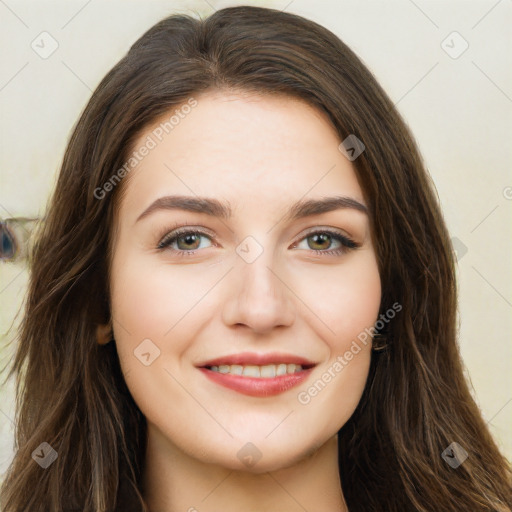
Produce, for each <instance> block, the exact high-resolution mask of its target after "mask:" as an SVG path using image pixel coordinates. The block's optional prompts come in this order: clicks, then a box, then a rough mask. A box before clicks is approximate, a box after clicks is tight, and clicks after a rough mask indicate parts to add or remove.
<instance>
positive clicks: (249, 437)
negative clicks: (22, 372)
mask: <svg viewBox="0 0 512 512" xmlns="http://www.w3.org/2000/svg"><path fill="white" fill-rule="evenodd" d="M195 98H196V100H197V104H196V106H194V107H193V108H190V109H188V108H186V109H182V110H181V111H180V113H181V115H180V116H178V117H177V118H175V120H174V121H175V124H174V125H172V127H171V128H170V126H171V125H170V124H167V125H161V124H160V123H161V122H162V123H165V122H166V121H168V120H169V118H170V117H171V116H172V114H173V112H170V113H169V114H168V115H166V116H165V117H164V118H162V119H161V120H159V121H158V122H157V123H155V124H154V125H153V126H151V127H150V128H148V129H147V130H146V131H144V132H143V133H141V134H140V137H139V139H138V140H137V142H136V143H135V146H134V148H133V150H134V151H136V150H139V149H140V148H142V147H143V146H146V148H149V149H148V150H147V151H145V150H142V151H139V155H140V154H142V153H144V154H145V156H143V157H142V159H141V161H140V163H138V164H137V165H136V166H135V168H134V169H133V170H132V171H131V172H130V174H129V175H128V177H127V178H125V180H127V181H126V183H123V184H122V185H123V186H124V187H126V189H125V190H124V192H125V195H124V197H123V200H122V202H121V205H120V209H119V214H118V216H117V218H116V228H117V230H118V231H117V236H116V239H115V241H114V253H113V260H112V275H111V302H112V318H113V326H114V336H115V340H116V341H115V342H116V345H117V349H118V353H119V357H120V360H121V366H122V370H123V373H124V375H125V379H126V382H127V385H128V387H129V389H130V392H131V394H132V395H133V398H134V400H135V401H136V403H137V404H138V406H139V407H140V409H141V411H142V412H143V414H144V415H145V417H146V418H147V422H148V428H149V435H150V437H151V436H153V437H154V438H155V439H157V438H158V440H159V441H158V442H159V443H160V444H161V445H162V447H163V449H165V447H168V448H169V450H170V451H171V452H172V451H173V450H174V451H176V450H179V451H180V452H181V453H184V454H187V455H189V456H192V457H194V458H196V459H200V460H201V461H204V462H208V463H215V464H220V465H222V466H225V467H229V468H233V469H236V468H238V469H241V468H244V469H247V470H249V471H254V472H262V471H268V470H272V469H278V468H282V467H286V466H289V465H291V464H293V463H295V462H298V461H299V460H301V458H303V457H305V456H307V455H309V454H311V453H313V452H314V451H315V450H316V449H317V448H318V447H319V446H321V445H323V444H324V443H325V442H326V441H328V440H329V439H330V438H332V437H333V436H335V435H336V433H337V431H338V430H339V429H340V428H341V427H342V425H343V424H344V423H345V422H346V421H347V420H348V419H349V417H350V416H351V415H352V413H353V412H354V410H355V408H356V406H357V404H358V402H359V400H360V397H361V394H362V391H363V388H364V385H365V382H366V378H367V375H368V369H369V363H370V354H371V347H370V343H368V344H366V345H363V344H361V343H360V342H358V346H359V350H358V351H356V349H355V346H354V341H355V340H357V336H358V335H359V334H360V333H362V332H363V331H364V330H365V328H369V327H371V326H373V324H374V322H375V321H376V319H377V316H378V310H379V305H380V298H381V287H380V278H379V273H378V268H377V262H376V256H375V252H374V248H373V246H372V240H371V236H370V225H369V218H368V215H367V213H366V212H365V211H363V210H364V209H362V208H358V207H354V205H357V203H360V204H361V205H364V197H363V193H362V190H361V187H360V186H359V183H358V180H357V178H356V175H355V172H354V169H353V166H352V164H351V162H350V161H349V160H348V159H347V158H346V157H345V156H344V155H343V154H342V153H341V152H340V150H339V149H338V146H339V144H340V142H341V141H340V140H339V139H338V136H337V134H336V132H335V131H334V129H333V127H332V126H331V125H330V124H329V122H328V120H327V117H326V116H325V114H323V113H321V112H319V111H317V110H316V109H314V108H312V107H310V106H308V105H307V104H305V103H303V102H301V101H299V100H296V99H291V98H289V97H284V96H281V97H264V96H261V95H254V94H253V95H249V94H243V95H241V94H228V93H225V92H208V93H204V94H203V95H199V96H196V97H195ZM173 110H176V109H173ZM185 112H188V113H187V114H185ZM176 119H178V120H179V122H176ZM166 131H167V132H168V133H166ZM159 139H161V140H159ZM150 141H152V142H150ZM326 198H338V199H339V198H345V199H349V201H348V202H347V201H345V202H343V201H341V202H339V203H338V204H337V205H335V207H334V208H333V207H332V204H333V203H332V202H331V203H330V205H331V207H322V206H321V205H320V203H318V204H317V205H316V206H315V203H314V202H315V201H322V200H325V199H326ZM310 201H312V203H311V204H309V202H310ZM355 202H357V203H355ZM198 204H199V208H198V207H197V205H198ZM301 205H302V207H301ZM304 205H306V207H305V206H304ZM308 205H309V206H308ZM311 205H313V206H311ZM327 206H329V203H327ZM178 230H179V234H177V231H178ZM188 231H191V232H192V233H188V234H187V233H186V232H188ZM184 232H185V234H183V233H184ZM348 352H350V353H351V354H352V357H349V356H348V355H346V354H347V353H348ZM297 365H300V366H297ZM226 372H227V373H226ZM240 373H242V375H240Z"/></svg>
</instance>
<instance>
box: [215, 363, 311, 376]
mask: <svg viewBox="0 0 512 512" xmlns="http://www.w3.org/2000/svg"><path fill="white" fill-rule="evenodd" d="M210 370H211V371H213V372H218V373H229V374H231V375H242V376H243V377H256V378H262V379H272V378H274V377H279V376H280V375H286V374H293V373H296V372H300V371H302V366H301V365H300V364H292V363H290V364H284V363H281V364H267V365H265V366H255V365H247V366H241V365H239V364H232V365H227V364H221V365H219V366H211V367H210Z"/></svg>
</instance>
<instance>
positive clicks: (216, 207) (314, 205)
mask: <svg viewBox="0 0 512 512" xmlns="http://www.w3.org/2000/svg"><path fill="white" fill-rule="evenodd" d="M346 208H350V209H354V210H357V211H360V212H363V213H366V214H367V213H368V209H367V207H366V206H365V205H364V204H362V203H360V202H359V201H357V200H356V199H353V198H352V197H346V196H334V197H323V198H321V199H305V200H300V201H298V202H296V203H295V204H293V205H292V206H291V207H290V209H289V210H288V212H287V214H286V215H285V219H286V221H287V222H290V221H293V220H297V219H302V218H304V217H309V216H312V215H319V214H322V213H327V212H331V211H334V210H339V209H346ZM159 210H185V211H189V212H196V213H204V214H206V215H210V216H212V217H219V218H221V219H229V218H230V217H232V215H233V210H232V208H231V206H230V204H229V203H227V202H222V201H219V200H218V199H213V198H209V197H197V196H196V197H193V196H164V197H160V198H158V199H157V200H156V201H154V202H153V203H151V204H150V205H149V206H148V207H147V208H146V209H145V210H144V211H143V212H142V213H141V214H140V215H139V216H138V217H137V220H136V221H135V222H138V221H139V220H141V219H143V218H144V217H147V216H148V215H149V214H151V213H153V212H155V211H159Z"/></svg>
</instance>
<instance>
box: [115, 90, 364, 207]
mask: <svg viewBox="0 0 512 512" xmlns="http://www.w3.org/2000/svg"><path fill="white" fill-rule="evenodd" d="M194 99H195V100H196V104H195V106H194V107H192V108H187V109H183V110H180V107H179V106H176V107H174V108H173V109H171V110H170V111H169V112H168V113H167V114H165V115H164V116H162V117H161V118H160V119H158V120H156V121H155V122H154V123H153V124H152V125H151V126H149V127H147V128H146V129H145V130H143V131H142V132H141V133H140V134H139V137H138V139H137V140H136V141H135V144H134V146H133V150H137V148H141V147H142V146H143V145H145V144H146V145H147V143H148V141H151V144H150V145H151V146H152V147H151V149H150V150H149V151H148V152H147V154H146V156H144V158H143V159H141V160H140V163H138V164H137V165H136V166H135V168H134V169H133V170H132V171H131V172H130V173H129V175H128V177H127V178H128V179H126V178H125V180H126V182H125V183H123V188H125V190H123V204H122V205H121V208H120V211H121V215H123V210H124V214H125V215H130V216H134V215H136V213H137V212H136V211H135V210H139V213H140V209H141V208H142V207H144V206H147V204H148V203H149V202H151V201H154V200H155V199H157V198H158V197H160V196H163V195H166V194H168V195H171V194H187V195H200V196H209V197H219V198H222V199H226V200H227V201H229V203H230V204H232V205H233V206H234V207H235V210H236V207H237V206H238V205H246V206H251V205H252V206H254V207H261V205H262V204H265V205H266V206H269V205H275V206H276V207H277V206H279V204H280V203H282V204H283V205H284V204H285V203H288V202H291V201H296V200H298V199H300V198H303V197H320V196H323V195H333V192H336V193H338V194H340V195H346V196H351V197H353V198H355V199H357V200H359V201H361V202H363V201H364V198H363V194H362V190H361V188H360V186H359V183H358V180H357V177H356V174H355V171H354V169H353V166H352V164H351V162H350V161H349V160H348V159H347V158H345V156H343V154H342V153H341V152H340V151H339V149H338V146H339V144H340V142H341V141H340V139H339V137H338V134H337V133H336V130H335V129H334V127H333V125H332V124H331V123H330V121H329V118H328V116H327V114H325V113H324V112H322V111H320V110H319V109H316V108H314V107H312V106H311V105H309V104H307V103H306V102H304V101H302V100H300V99H296V98H292V97H290V96H284V95H261V94H255V93H227V92H222V91H211V92H207V93H203V94H201V95H195V96H194ZM185 112H186V113H185ZM173 115H174V117H173ZM171 117H173V123H172V124H171V123H170V122H169V120H170V119H171ZM132 210H133V211H132Z"/></svg>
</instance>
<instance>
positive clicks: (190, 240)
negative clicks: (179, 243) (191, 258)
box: [181, 234, 198, 248]
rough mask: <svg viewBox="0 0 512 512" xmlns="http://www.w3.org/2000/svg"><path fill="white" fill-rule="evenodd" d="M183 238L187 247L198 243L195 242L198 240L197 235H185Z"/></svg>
mask: <svg viewBox="0 0 512 512" xmlns="http://www.w3.org/2000/svg"><path fill="white" fill-rule="evenodd" d="M181 238H182V240H184V241H185V245H187V246H188V245H193V244H194V242H195V241H197V240H195V239H197V238H198V236H197V235H194V234H190V235H184V236H182V237H181ZM188 248H190V247H188Z"/></svg>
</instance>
